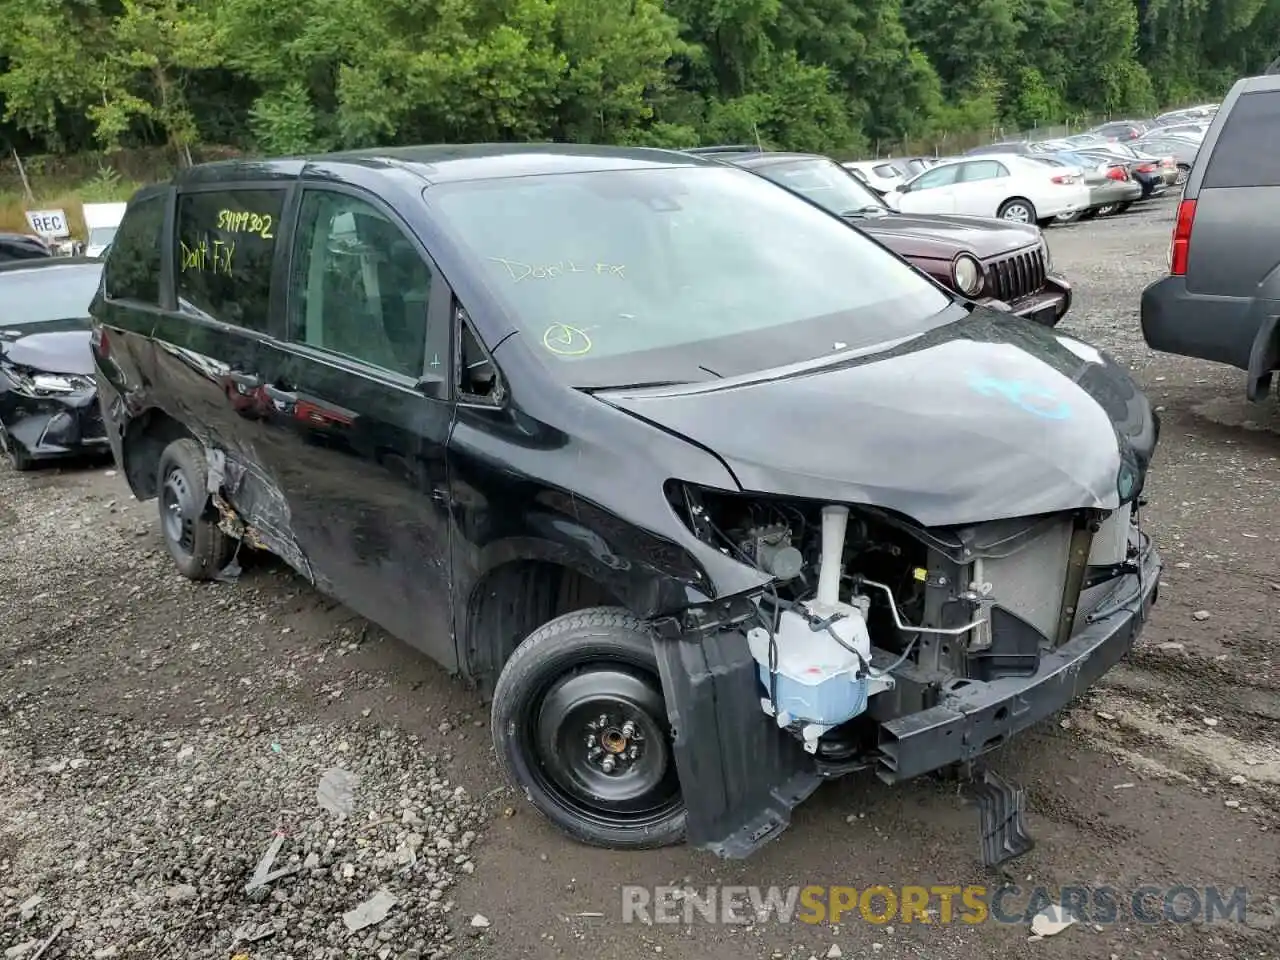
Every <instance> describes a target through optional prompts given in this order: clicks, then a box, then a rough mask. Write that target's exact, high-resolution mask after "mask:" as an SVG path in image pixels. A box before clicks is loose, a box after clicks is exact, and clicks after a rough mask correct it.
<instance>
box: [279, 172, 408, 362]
mask: <svg viewBox="0 0 1280 960" xmlns="http://www.w3.org/2000/svg"><path fill="white" fill-rule="evenodd" d="M292 274H293V275H292V276H291V277H290V293H291V296H290V298H289V300H290V307H291V309H290V313H291V316H290V318H289V337H290V339H291V340H293V341H295V342H300V343H305V344H307V345H309V346H312V347H316V348H318V349H320V350H324V351H326V352H329V353H336V354H340V355H342V356H345V357H350V358H351V359H353V360H359V361H361V362H363V363H367V364H371V365H372V366H375V367H380V368H382V369H384V370H388V371H391V372H393V373H397V374H400V375H401V376H405V377H409V378H412V379H415V380H416V379H417V378H419V377H420V376H422V371H423V363H424V360H425V352H426V334H427V304H428V302H429V301H430V297H431V282H432V271H431V267H430V266H429V265H428V264H427V262H426V261H425V260H424V259H423V258H422V256H421V255H420V254H419V253H418V249H417V247H416V246H414V244H413V243H412V242H411V241H410V240H409V238H408V237H407V236H406V235H405V234H404V231H403V230H402V229H401V228H400V226H399V225H398V224H396V223H394V222H392V221H391V220H390V219H389V218H388V217H387V216H386V215H384V214H383V213H382V212H381V211H379V210H378V209H377V208H375V207H374V206H372V205H371V204H369V203H367V202H365V201H363V200H360V199H357V198H355V197H352V196H348V195H346V194H341V193H330V192H328V191H324V190H308V191H306V193H304V194H303V198H302V209H301V211H300V212H299V216H298V233H297V237H296V239H295V247H294V256H293V270H292Z"/></svg>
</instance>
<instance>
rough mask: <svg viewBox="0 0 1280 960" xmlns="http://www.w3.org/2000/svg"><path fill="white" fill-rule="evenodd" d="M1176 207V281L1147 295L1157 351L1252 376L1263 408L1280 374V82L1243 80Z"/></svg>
mask: <svg viewBox="0 0 1280 960" xmlns="http://www.w3.org/2000/svg"><path fill="white" fill-rule="evenodd" d="M1202 152H1203V156H1202V157H1200V158H1199V160H1198V162H1197V163H1196V165H1195V166H1194V167H1193V168H1192V170H1191V177H1190V179H1189V180H1188V181H1187V185H1186V188H1185V190H1184V192H1183V195H1182V203H1181V205H1180V206H1179V208H1178V215H1177V219H1176V221H1175V223H1174V228H1173V239H1172V243H1171V244H1170V248H1169V261H1170V262H1169V276H1167V277H1164V278H1163V279H1161V280H1157V281H1156V282H1155V283H1153V284H1151V285H1150V286H1149V287H1147V289H1146V290H1145V291H1144V292H1143V294H1142V311H1141V316H1142V334H1143V337H1144V338H1145V339H1146V341H1147V345H1148V346H1149V347H1151V348H1152V349H1153V350H1162V351H1164V352H1166V353H1173V354H1179V355H1181V356H1185V357H1199V358H1201V359H1204V360H1213V361H1216V362H1218V363H1226V364H1230V365H1231V366H1233V367H1238V368H1239V369H1241V370H1244V371H1246V374H1247V380H1246V387H1245V392H1246V395H1247V396H1248V398H1249V399H1250V400H1254V401H1259V400H1263V399H1265V398H1266V397H1267V395H1268V393H1269V392H1270V390H1271V385H1272V381H1273V378H1274V374H1275V371H1276V370H1277V369H1280V316H1277V314H1278V311H1277V310H1276V307H1275V304H1276V302H1277V301H1280V269H1277V266H1278V265H1280V252H1278V251H1280V219H1277V218H1276V215H1275V211H1276V209H1277V203H1278V202H1280V76H1261V77H1251V78H1246V79H1244V80H1240V81H1238V82H1237V83H1236V84H1235V86H1233V87H1232V88H1231V92H1230V93H1229V94H1227V97H1226V99H1225V100H1224V101H1223V104H1222V110H1221V112H1220V113H1219V114H1218V116H1217V118H1216V119H1215V120H1214V122H1213V126H1212V127H1211V128H1210V131H1209V136H1208V137H1207V138H1206V139H1205V144H1204V148H1203V151H1202Z"/></svg>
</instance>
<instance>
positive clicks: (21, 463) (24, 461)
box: [0, 423, 36, 473]
mask: <svg viewBox="0 0 1280 960" xmlns="http://www.w3.org/2000/svg"><path fill="white" fill-rule="evenodd" d="M0 452H3V453H4V455H5V457H6V459H8V461H9V466H10V467H12V468H13V469H14V471H15V472H17V473H26V472H27V471H28V470H33V469H35V465H36V461H35V460H33V459H32V458H31V454H29V453H27V451H25V450H23V449H22V448H21V447H19V446H18V444H17V441H15V440H14V439H13V438H11V437H10V436H9V431H7V430H6V429H5V428H4V424H2V423H0Z"/></svg>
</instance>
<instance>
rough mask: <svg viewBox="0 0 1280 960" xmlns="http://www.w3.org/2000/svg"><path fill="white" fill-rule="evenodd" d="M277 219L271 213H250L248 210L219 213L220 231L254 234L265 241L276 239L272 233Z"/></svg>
mask: <svg viewBox="0 0 1280 960" xmlns="http://www.w3.org/2000/svg"><path fill="white" fill-rule="evenodd" d="M274 224H275V219H274V218H273V217H272V216H271V214H269V213H250V212H249V211H247V210H220V211H218V229H219V230H225V231H227V232H228V233H254V234H257V235H258V236H260V237H262V239H264V240H273V239H275V234H274V233H272V232H271V228H272V226H273V225H274Z"/></svg>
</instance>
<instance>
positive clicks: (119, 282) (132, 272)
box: [103, 194, 166, 304]
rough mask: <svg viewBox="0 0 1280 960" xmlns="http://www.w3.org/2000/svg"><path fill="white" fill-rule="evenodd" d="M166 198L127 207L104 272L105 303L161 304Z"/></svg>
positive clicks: (160, 196) (154, 198) (108, 254)
mask: <svg viewBox="0 0 1280 960" xmlns="http://www.w3.org/2000/svg"><path fill="white" fill-rule="evenodd" d="M165 199H166V197H165V196H164V194H158V195H156V196H154V197H147V198H146V199H145V200H137V201H135V202H134V203H132V204H130V205H129V208H128V209H127V210H126V211H125V214H124V219H123V220H121V221H120V228H119V229H118V230H117V231H116V238H115V242H114V243H113V244H112V245H111V250H110V251H109V252H108V253H107V262H106V266H105V267H104V268H103V274H104V277H103V293H104V295H105V296H106V298H107V299H108V300H137V301H139V302H141V303H150V304H159V303H160V246H161V241H162V239H163V238H162V233H163V232H164V206H165Z"/></svg>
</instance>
